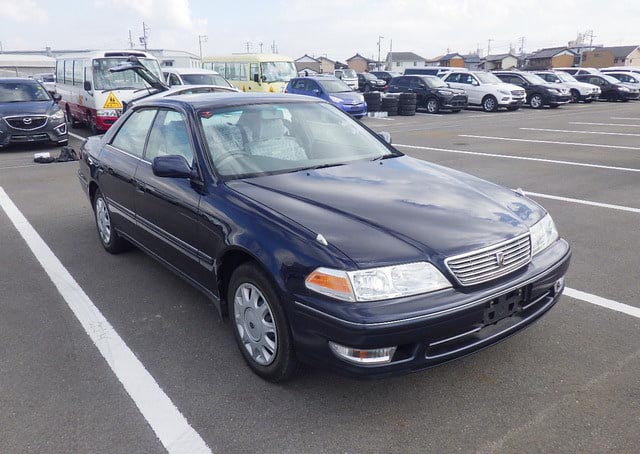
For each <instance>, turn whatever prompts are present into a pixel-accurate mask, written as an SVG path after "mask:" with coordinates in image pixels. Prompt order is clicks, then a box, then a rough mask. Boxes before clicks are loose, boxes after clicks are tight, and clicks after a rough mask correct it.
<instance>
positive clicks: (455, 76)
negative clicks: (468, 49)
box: [446, 73, 460, 83]
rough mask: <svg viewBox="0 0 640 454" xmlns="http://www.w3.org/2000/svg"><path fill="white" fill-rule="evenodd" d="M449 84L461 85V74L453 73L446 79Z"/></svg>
mask: <svg viewBox="0 0 640 454" xmlns="http://www.w3.org/2000/svg"><path fill="white" fill-rule="evenodd" d="M446 81H447V82H453V83H459V82H460V73H451V74H450V75H449V77H447V79H446Z"/></svg>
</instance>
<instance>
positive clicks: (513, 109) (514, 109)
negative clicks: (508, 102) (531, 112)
mask: <svg viewBox="0 0 640 454" xmlns="http://www.w3.org/2000/svg"><path fill="white" fill-rule="evenodd" d="M518 109H520V106H509V107H507V110H508V111H509V112H515V111H516V110H518Z"/></svg>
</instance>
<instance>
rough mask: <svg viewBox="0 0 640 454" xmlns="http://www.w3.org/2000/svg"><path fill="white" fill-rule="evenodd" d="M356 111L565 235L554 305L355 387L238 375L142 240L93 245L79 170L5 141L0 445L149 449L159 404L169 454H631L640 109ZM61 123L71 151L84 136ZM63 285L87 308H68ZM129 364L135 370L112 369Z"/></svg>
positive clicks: (222, 325)
mask: <svg viewBox="0 0 640 454" xmlns="http://www.w3.org/2000/svg"><path fill="white" fill-rule="evenodd" d="M363 123H365V124H366V125H367V126H369V127H370V128H372V129H374V130H376V131H388V132H390V133H391V135H392V138H393V144H394V145H395V146H396V147H397V148H398V149H399V150H400V151H402V152H404V153H407V154H409V155H411V156H414V157H416V158H419V159H424V160H428V161H432V162H435V163H437V164H441V165H444V166H448V167H451V168H454V169H457V170H461V171H464V172H468V173H470V174H473V175H476V176H478V177H481V178H485V179H488V180H490V181H493V182H496V183H499V184H502V185H505V186H508V187H511V188H522V190H523V191H525V192H526V193H528V194H529V195H530V197H532V198H533V199H535V200H537V201H539V202H540V203H541V204H542V205H543V206H544V207H545V208H547V210H548V211H549V212H550V213H551V214H552V216H553V218H554V220H555V222H556V225H557V226H558V229H559V231H560V235H561V236H563V237H564V238H565V239H567V240H568V241H569V242H570V243H571V246H572V247H573V259H572V264H571V268H570V270H569V274H568V276H567V290H566V293H565V296H564V297H563V298H562V300H561V301H560V303H559V304H558V305H557V306H556V307H555V308H554V309H553V310H552V311H551V312H550V313H549V314H547V315H546V316H545V317H544V318H542V319H541V320H540V321H539V322H538V323H536V324H534V325H533V326H532V327H531V328H529V329H527V330H525V331H523V332H522V333H520V334H519V335H517V336H514V337H512V338H510V339H509V340H507V341H505V342H503V343H500V344H498V345H496V346H494V347H492V348H489V349H486V350H483V351H482V352H479V353H477V354H475V355H472V356H468V357H466V358H463V359H460V360H457V361H454V362H451V363H448V364H445V365H443V366H440V367H437V368H433V369H430V370H427V371H424V372H420V373H416V374H412V375H406V376H401V377H397V378H392V379H383V380H371V381H358V380H354V379H351V378H345V377H342V376H338V375H333V374H330V373H327V372H325V371H323V370H319V369H314V368H310V367H304V368H303V369H302V371H301V372H300V373H299V374H298V375H297V376H296V377H295V378H294V380H293V381H290V382H288V383H285V384H281V385H274V384H271V383H267V382H265V381H263V380H261V379H260V378H258V377H257V376H256V375H254V374H253V373H251V371H250V370H249V369H248V368H247V366H246V365H245V363H244V361H243V359H242V357H241V355H240V354H239V353H238V351H237V347H236V344H235V341H234V338H233V333H232V331H231V329H230V326H229V324H228V323H227V322H225V321H223V320H221V319H220V318H219V316H218V315H217V313H216V310H215V309H214V307H213V306H212V305H211V304H210V303H209V301H208V300H207V299H206V298H205V297H204V296H202V295H201V294H200V293H198V292H197V291H196V290H194V289H193V288H192V287H190V286H189V285H188V284H186V283H185V282H183V281H182V280H180V279H179V278H178V277H176V276H174V275H173V274H172V273H171V272H169V271H167V270H166V269H164V268H163V267H162V266H161V265H159V264H157V263H156V262H155V261H154V260H153V259H151V258H149V257H148V256H146V255H144V254H143V253H141V252H139V251H135V250H134V251H132V252H129V253H126V254H122V255H118V256H114V255H110V254H108V253H107V252H105V251H104V250H103V248H102V246H101V245H100V242H99V241H98V238H97V233H96V228H95V225H94V219H93V215H92V211H91V207H90V203H89V202H88V200H87V198H86V196H85V195H84V194H83V192H82V191H81V189H80V185H79V183H78V179H77V168H78V165H77V163H73V162H72V163H58V164H48V165H44V164H34V163H33V154H34V153H35V152H37V151H47V150H49V149H47V148H43V147H38V148H35V149H34V148H33V147H32V148H29V147H26V146H25V147H20V148H12V149H8V150H2V151H0V188H2V189H1V190H0V207H1V208H2V209H0V269H1V270H2V273H0V289H2V292H1V293H0V408H2V411H1V412H0V452H3V453H5V452H6V453H68V452H74V453H110V454H113V453H127V454H131V453H155V452H166V450H165V447H163V444H165V446H166V443H163V442H162V441H161V440H162V437H163V433H158V431H157V428H158V427H161V428H162V427H164V431H165V432H164V434H165V435H166V433H167V432H171V427H172V422H173V419H171V418H172V415H173V414H178V415H181V416H183V417H184V419H185V420H186V421H187V422H188V424H187V425H185V426H184V427H186V428H190V429H192V432H188V433H187V432H185V433H186V435H185V436H184V437H182V438H181V436H182V434H181V433H178V434H174V435H170V436H169V438H171V436H173V437H174V438H172V439H175V440H177V441H176V442H175V444H174V445H173V448H175V449H174V450H172V451H171V452H176V453H197V452H208V451H207V450H206V449H205V448H204V444H206V446H208V448H209V449H210V450H211V451H212V452H217V453H249V452H263V453H272V452H273V453H303V452H304V453H325V452H326V453H425V452H478V453H503V452H514V453H515V452H518V453H524V452H527V453H529V452H531V453H534V452H535V453H537V452H562V453H574V452H575V453H585V452H589V453H603V452H611V453H636V452H638V446H640V433H639V432H638V430H637V427H638V424H639V423H640V379H639V378H638V377H640V347H639V346H640V301H639V299H638V296H637V295H638V294H640V279H639V276H640V273H639V271H638V270H639V269H640V257H639V256H638V249H639V248H638V246H639V245H640V228H639V227H638V226H639V225H640V140H639V138H640V102H629V103H605V102H597V103H593V104H590V105H589V104H572V105H566V106H562V107H560V108H559V109H543V110H531V109H524V108H523V109H521V110H519V111H517V112H495V113H484V112H482V111H480V110H466V111H463V112H461V113H458V114H446V113H443V114H439V115H429V114H425V113H418V114H417V115H416V116H411V117H397V116H396V117H390V118H386V119H374V118H365V119H364V120H363ZM72 132H73V133H74V136H73V137H71V139H70V145H71V146H72V147H74V148H76V149H78V148H79V147H80V144H81V140H80V139H81V137H82V136H87V135H88V132H87V131H85V130H83V129H76V130H72ZM51 151H55V152H56V153H57V152H58V151H57V149H55V150H53V149H51ZM421 190H428V188H422V189H421ZM14 205H15V207H14ZM21 215H23V216H24V218H26V219H24V220H23V219H22V218H21V217H20V216H21ZM16 220H17V221H16ZM407 222H411V220H410V219H408V220H407ZM30 226H32V227H33V229H35V232H37V235H38V236H39V237H40V238H42V240H43V242H44V243H43V244H44V247H42V245H40V243H38V239H37V238H35V236H34V235H33V234H32V233H31V230H30ZM38 245H40V246H38ZM58 260H59V263H58V262H57V261H58ZM46 270H49V274H48V273H47V271H46ZM51 270H53V271H51ZM63 271H65V272H68V274H69V275H70V277H71V280H69V279H68V278H66V277H60V276H61V273H62V272H63ZM51 273H53V274H54V275H53V279H54V280H53V281H52V276H51ZM56 276H57V277H60V280H56V279H57V277H56ZM65 276H66V275H65ZM54 282H56V284H54ZM60 282H63V283H65V282H66V283H70V284H69V285H70V287H69V288H65V287H64V286H62V287H61V285H62V284H60ZM71 284H73V285H71ZM56 285H57V286H56ZM78 289H80V290H81V292H82V293H79V291H78ZM65 292H66V293H65ZM69 295H71V296H69ZM76 297H77V298H86V299H87V300H88V301H90V302H91V303H92V306H90V309H89V312H90V313H85V314H84V315H82V314H80V315H78V314H77V313H74V312H72V310H71V309H70V306H72V304H71V303H70V300H73V298H76ZM96 314H97V315H96ZM102 316H104V319H106V321H108V323H104V322H103V321H102V319H101V318H100V317H102ZM83 317H84V318H83ZM79 320H80V322H82V323H83V320H84V322H86V324H84V325H81V323H79ZM96 320H97V321H98V322H95V321H96ZM87 326H88V328H87ZM111 327H112V328H113V332H115V333H117V335H119V339H121V340H122V342H123V344H122V345H124V346H125V347H126V348H127V349H128V350H126V351H130V352H133V354H135V357H129V356H127V355H126V354H124V353H122V351H120V350H116V349H115V348H114V349H113V350H109V347H108V345H112V346H113V345H120V344H118V343H117V342H116V343H115V344H108V345H107V347H105V348H106V350H105V349H104V348H103V349H101V350H99V348H100V346H101V345H106V344H103V343H101V340H104V339H107V338H109V336H112V330H111ZM88 332H90V333H92V337H90V336H88V335H87V333H88ZM107 340H108V339H107ZM96 347H98V348H96ZM105 358H107V361H105ZM136 358H137V361H139V363H135V364H133V362H132V361H133V360H135V359H136ZM131 364H133V365H131ZM136 364H139V365H140V367H142V370H143V371H144V372H146V373H147V375H144V377H146V378H145V379H144V380H142V379H140V380H131V379H127V378H126V377H127V376H129V377H130V375H127V373H128V371H134V372H135V371H136V370H138V369H136V367H138V366H136ZM130 366H131V367H130ZM114 370H116V371H124V372H123V374H124V375H118V374H114ZM123 376H124V377H125V378H124V379H123ZM123 384H125V386H123ZM127 386H131V387H132V388H133V390H132V388H131V387H129V388H126V387H127ZM155 386H159V389H158V391H159V392H155V391H154V392H151V391H150V392H149V393H148V394H145V392H146V390H148V389H151V388H153V390H155ZM149 387H150V388H149ZM132 394H133V395H134V396H143V399H142V400H137V399H135V398H134V399H132V398H131V397H130V396H131V395H132ZM145 396H146V397H145ZM157 396H166V397H168V399H169V401H168V402H165V401H162V402H159V401H156V400H155V399H156V398H157ZM172 412H173V413H172ZM150 418H152V419H153V418H155V419H154V421H155V422H154V423H151V422H150ZM158 421H159V422H158ZM152 427H153V430H152ZM179 427H182V426H179ZM154 430H155V432H154ZM176 430H177V429H176ZM181 440H182V441H181ZM202 441H203V442H204V444H202V443H201V442H202ZM189 443H192V444H189Z"/></svg>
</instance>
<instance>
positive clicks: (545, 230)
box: [529, 214, 558, 256]
mask: <svg viewBox="0 0 640 454" xmlns="http://www.w3.org/2000/svg"><path fill="white" fill-rule="evenodd" d="M529 234H530V235H531V255H532V256H533V255H536V254H537V253H538V252H541V251H542V250H544V249H546V248H547V247H548V246H549V245H550V244H551V243H553V242H554V241H555V240H557V239H558V231H557V230H556V225H555V224H554V223H553V219H551V215H550V214H546V215H545V216H544V217H543V218H542V219H541V220H539V221H538V222H537V223H536V224H534V225H533V226H532V227H531V228H530V229H529Z"/></svg>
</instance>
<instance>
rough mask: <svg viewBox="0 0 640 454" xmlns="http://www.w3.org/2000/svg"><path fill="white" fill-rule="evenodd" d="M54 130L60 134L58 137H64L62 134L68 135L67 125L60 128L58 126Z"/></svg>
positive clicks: (63, 124)
mask: <svg viewBox="0 0 640 454" xmlns="http://www.w3.org/2000/svg"><path fill="white" fill-rule="evenodd" d="M53 130H54V131H55V132H56V133H57V134H58V135H60V136H61V135H62V134H66V133H67V125H66V124H65V123H62V124H61V125H60V126H56V127H55V128H53Z"/></svg>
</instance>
